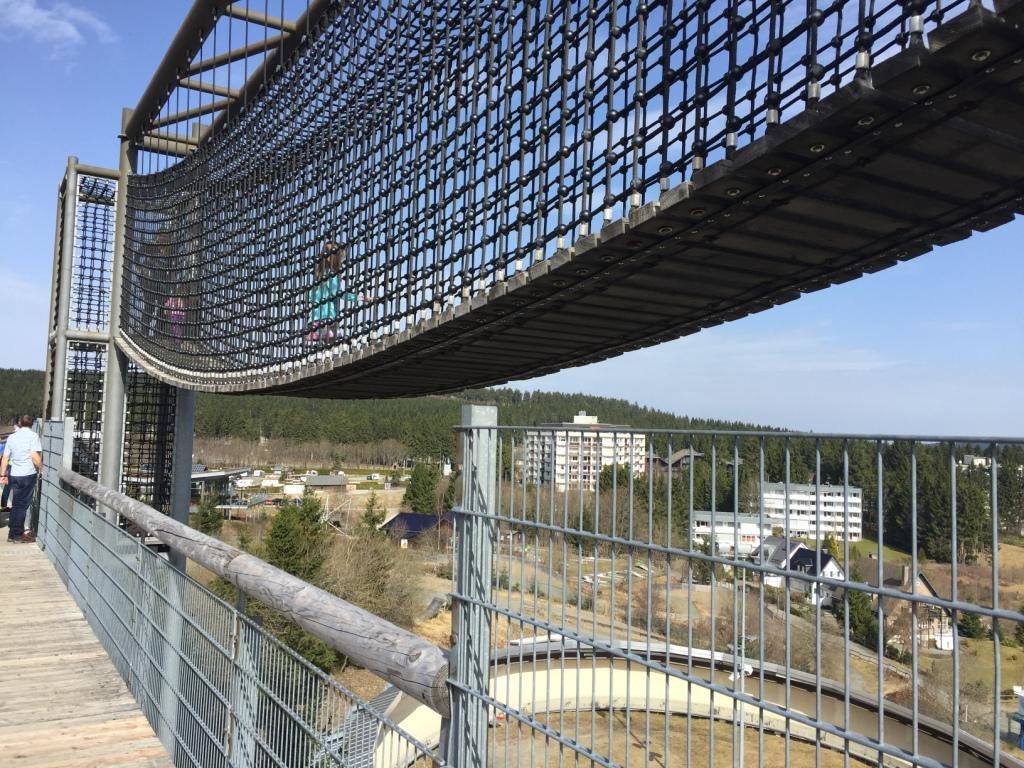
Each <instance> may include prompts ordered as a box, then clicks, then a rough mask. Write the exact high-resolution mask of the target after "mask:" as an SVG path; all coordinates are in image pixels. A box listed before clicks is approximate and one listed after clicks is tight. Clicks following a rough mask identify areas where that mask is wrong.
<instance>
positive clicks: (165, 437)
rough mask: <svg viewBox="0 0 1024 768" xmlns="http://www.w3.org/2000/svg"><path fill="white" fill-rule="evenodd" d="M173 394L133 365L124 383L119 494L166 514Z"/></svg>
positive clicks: (172, 435) (171, 458)
mask: <svg viewBox="0 0 1024 768" xmlns="http://www.w3.org/2000/svg"><path fill="white" fill-rule="evenodd" d="M175 393H176V390H175V389H174V387H171V386H169V385H167V384H164V383H163V382H160V381H157V380H156V379H154V378H152V377H151V376H149V375H148V374H146V373H145V372H144V371H142V369H140V368H139V367H138V366H137V365H136V364H135V363H129V364H128V373H127V376H126V381H125V420H124V450H123V458H122V465H121V487H122V491H123V492H124V493H125V494H127V495H128V496H131V497H132V498H133V499H138V500H139V501H141V502H143V503H145V504H148V505H149V506H151V507H153V508H155V509H158V510H160V511H161V512H165V513H166V512H170V504H171V479H172V467H173V458H174V413H175V403H176V394H175Z"/></svg>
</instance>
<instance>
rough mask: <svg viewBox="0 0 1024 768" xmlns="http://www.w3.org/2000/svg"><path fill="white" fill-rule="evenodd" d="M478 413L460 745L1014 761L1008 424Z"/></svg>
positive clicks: (1016, 535) (466, 530)
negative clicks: (783, 429)
mask: <svg viewBox="0 0 1024 768" xmlns="http://www.w3.org/2000/svg"><path fill="white" fill-rule="evenodd" d="M464 423H467V424H470V423H472V422H471V421H470V420H467V419H464ZM495 423H496V422H494V421H493V420H492V421H491V422H490V423H484V424H478V425H475V426H472V427H466V428H464V439H465V445H466V456H467V459H466V467H467V472H466V478H467V486H466V493H467V495H466V501H465V502H464V506H463V508H461V509H457V510H456V514H455V525H456V532H457V537H458V555H457V557H456V561H455V563H456V579H455V581H456V589H455V594H454V596H453V597H454V604H455V606H456V608H457V610H458V622H457V627H458V629H457V635H458V637H460V638H463V642H461V643H459V644H458V645H457V647H456V656H457V658H458V663H457V664H456V665H455V666H453V669H454V670H455V674H453V687H454V688H455V689H456V691H457V692H458V695H460V696H462V697H464V698H465V702H464V703H463V704H462V706H463V707H464V708H465V710H466V711H467V712H469V713H470V715H469V716H470V719H472V717H474V716H475V717H476V718H477V721H478V723H479V724H480V730H479V731H477V732H476V736H477V738H482V739H484V741H483V742H478V743H475V744H471V745H469V746H468V747H467V750H469V751H470V754H473V753H472V750H476V751H477V753H476V754H475V755H473V757H474V759H473V760H472V761H471V763H467V764H473V765H483V764H495V765H498V764H502V763H504V764H505V765H509V764H512V765H554V764H558V765H561V764H578V763H586V764H591V765H595V764H596V765H603V766H611V765H627V766H628V765H631V764H632V765H648V764H661V765H668V764H676V765H680V764H681V765H687V766H699V765H727V764H731V765H747V764H749V765H754V764H756V765H758V766H763V765H782V764H785V765H805V764H806V765H810V764H814V765H818V766H820V765H844V766H845V765H849V764H854V765H858V764H870V765H876V764H885V765H906V764H913V765H926V766H939V765H954V766H980V765H1020V764H1021V763H1020V762H1019V758H1021V757H1022V756H1024V751H1021V750H1020V749H1018V748H1017V747H1016V744H1017V740H1018V738H1019V737H1018V729H1019V724H1018V723H1019V721H1018V720H1017V719H1016V718H1015V714H1016V713H1017V711H1018V702H1017V700H1016V699H1017V697H1015V696H1014V697H1013V700H1011V701H1007V698H1008V694H1009V693H1010V692H1011V689H1012V687H1013V686H1014V685H1015V684H1021V683H1024V679H1022V676H1024V669H1022V668H1021V666H1020V661H1019V659H1020V655H1021V651H1020V650H1019V649H1018V648H1016V647H1015V646H1017V645H1018V643H1020V642H1022V641H1024V632H1022V631H1021V628H1022V627H1024V625H1022V623H1021V622H1024V614H1022V613H1021V612H1020V610H1019V605H1018V600H1019V598H1016V597H1015V596H1016V591H1015V589H1016V585H1017V584H1019V583H1020V578H1019V577H1020V576H1021V575H1024V572H1022V571H1021V569H1022V568H1024V547H1022V546H1021V544H1024V542H1022V541H1021V538H1020V535H1021V532H1022V531H1021V524H1022V523H1024V440H1020V439H1012V440H1004V439H995V438H967V437H964V438H962V437H945V438H935V437H911V436H905V437H894V436H875V435H872V436H853V435H811V434H788V433H765V432H757V433H751V432H717V433H715V432H686V433H683V432H674V431H667V430H646V431H644V430H634V429H630V428H628V427H613V426H605V425H587V424H580V425H551V426H544V427H522V428H513V427H497V426H495ZM488 467H499V468H500V476H499V477H497V478H493V477H491V478H487V477H486V473H487V472H488V469H487V468H488ZM488 489H490V490H488ZM488 669H490V670H491V675H490V679H489V683H488V682H486V681H487V678H486V677H481V675H482V673H483V672H485V671H486V670H488ZM474 713H475V715H474ZM487 724H489V726H490V727H487ZM1011 730H1012V731H1013V733H1012V739H1011V734H1010V733H1009V732H1010V731H1011ZM469 732H470V733H473V731H469ZM455 754H458V753H453V756H454V755H455Z"/></svg>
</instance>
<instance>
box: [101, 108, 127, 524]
mask: <svg viewBox="0 0 1024 768" xmlns="http://www.w3.org/2000/svg"><path fill="white" fill-rule="evenodd" d="M131 116H132V110H130V109H124V110H122V112H121V126H122V129H123V128H124V127H125V126H127V125H128V121H129V120H130V119H131ZM134 166H135V150H134V149H133V147H132V145H131V142H130V140H129V139H128V137H127V136H124V135H122V136H121V157H120V161H119V163H118V173H119V178H118V182H117V205H116V206H115V208H114V253H113V256H112V259H111V264H110V324H109V326H110V342H109V343H108V344H107V375H106V376H105V377H104V380H103V434H102V437H101V443H100V467H99V475H100V483H101V484H102V485H105V486H106V487H107V488H110V489H112V490H115V491H117V490H120V489H121V450H122V446H123V443H124V406H125V402H124V390H125V375H126V374H127V371H128V361H127V359H126V358H125V356H124V353H123V352H121V350H119V349H118V348H117V337H118V335H119V333H120V329H121V270H122V267H123V265H124V229H125V219H126V218H127V216H126V212H127V201H126V198H127V196H128V176H129V175H130V174H131V173H132V170H133V168H134ZM106 516H107V519H108V520H116V519H117V514H116V513H115V512H114V511H113V510H110V509H107V511H106Z"/></svg>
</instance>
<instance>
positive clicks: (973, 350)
mask: <svg viewBox="0 0 1024 768" xmlns="http://www.w3.org/2000/svg"><path fill="white" fill-rule="evenodd" d="M190 5H191V2H190V1H188V0H143V1H142V2H133V3H126V2H123V0H91V1H85V0H81V1H79V2H74V1H72V2H60V3H54V2H51V1H50V0H0V64H2V66H3V71H4V72H6V73H7V74H6V75H5V77H4V78H3V79H2V81H0V96H2V102H3V103H4V104H5V105H6V106H7V109H5V119H4V120H3V121H2V122H0V139H2V142H0V147H2V149H0V242H2V243H3V247H2V249H0V268H2V270H3V280H2V286H3V287H2V291H3V294H2V295H3V297H4V301H3V304H2V311H3V315H4V317H5V319H6V321H7V322H6V326H7V333H6V336H5V338H4V340H3V342H2V344H0V350H2V354H0V367H18V368H41V367H42V365H43V356H44V349H45V329H46V311H47V304H48V302H49V284H50V270H51V259H52V247H53V222H54V213H55V205H56V189H57V185H58V184H59V182H60V179H61V176H62V174H63V170H64V167H65V164H66V162H67V156H68V155H71V154H74V155H77V156H78V158H79V159H80V160H81V161H82V162H84V163H89V164H93V165H106V166H113V165H114V164H115V163H116V159H117V138H116V137H117V133H118V129H119V127H120V111H121V108H122V107H124V106H134V104H135V103H136V101H137V100H138V97H139V96H140V94H141V93H142V90H143V89H144V88H145V86H146V84H147V83H148V82H149V79H150V76H151V74H152V72H153V70H154V69H155V67H156V65H157V64H158V63H159V61H160V59H161V57H162V56H163V53H164V51H165V50H166V48H167V45H168V43H169V42H170V40H171V38H172V37H173V35H174V33H175V31H176V30H177V28H178V25H179V24H180V22H181V20H182V18H184V15H185V13H186V12H187V10H188V8H189V7H190ZM15 72H17V73H19V74H17V75H15V74H14V73H15ZM1022 237H1024V223H1022V222H1020V221H1018V222H1016V223H1014V224H1010V225H1008V226H1005V227H1003V228H1001V229H998V230H995V231H993V232H989V233H986V234H982V235H976V236H975V237H973V238H971V239H969V240H967V241H965V242H963V243H958V244H956V245H953V246H950V247H947V248H944V249H940V250H937V251H935V252H933V253H931V254H928V255H925V256H922V257H920V258H918V259H916V260H914V261H911V262H908V263H906V264H901V265H899V266H897V267H895V268H893V269H889V270H886V271H884V272H881V273H879V274H876V275H870V276H867V277H865V278H862V279H861V280H858V281H856V282H854V283H848V284H846V285H843V286H838V287H836V288H832V289H829V290H826V291H821V292H818V293H815V294H812V295H810V296H807V297H805V298H802V299H800V300H798V301H796V302H792V303H790V304H787V305H784V306H782V307H779V308H776V309H774V310H771V311H769V312H766V313H762V314H760V315H757V316H754V317H752V318H747V319H745V320H741V321H738V322H736V323H732V324H730V325H727V326H723V327H718V328H715V329H712V330H710V331H705V332H702V333H700V334H698V335H696V336H692V337H689V338H686V339H681V340H678V341H675V342H670V343H667V344H663V345H660V346H658V347H655V348H651V349H647V350H642V351H640V352H634V353H631V354H629V355H626V356H623V357H620V358H616V359H614V360H610V361H606V362H604V363H600V364H597V365H592V366H587V367H584V368H577V369H571V370H568V371H564V372H562V373H559V374H555V375H552V376H547V377H544V378H541V379H535V380H533V381H530V382H519V383H517V386H520V387H522V388H530V389H546V390H562V391H577V392H587V393H592V394H600V395H607V396H613V397H624V398H626V399H629V400H632V401H635V402H639V403H641V404H645V405H651V406H655V407H658V408H663V409H666V410H670V411H674V412H676V413H681V414H690V415H695V416H708V417H716V418H723V419H735V420H743V421H750V422H756V423H761V424H770V425H777V426H788V427H792V428H798V429H813V430H817V431H833V430H836V431H839V430H841V431H852V432H886V433H911V432H913V433H928V434H940V433H941V434H954V433H955V434H973V435H1024V407H1022V401H1024V354H1022V353H1024V341H1022V331H1024V298H1022V288H1024V261H1022V259H1021V256H1020V250H1021V248H1020V245H1019V243H1020V241H1021V238H1022ZM568 415H569V414H567V416H568ZM598 415H600V414H598Z"/></svg>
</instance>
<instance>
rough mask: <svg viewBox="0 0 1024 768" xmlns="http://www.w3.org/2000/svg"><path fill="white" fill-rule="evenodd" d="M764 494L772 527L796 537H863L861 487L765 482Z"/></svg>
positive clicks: (766, 512)
mask: <svg viewBox="0 0 1024 768" xmlns="http://www.w3.org/2000/svg"><path fill="white" fill-rule="evenodd" d="M761 497H762V499H763V502H764V516H765V519H766V520H769V521H771V524H772V527H773V528H782V529H783V530H784V532H785V533H786V534H788V535H789V536H791V537H793V538H800V539H813V538H815V537H819V536H820V537H821V538H824V537H825V536H828V535H830V534H831V535H832V536H835V537H836V538H837V539H843V538H845V539H847V540H848V541H860V538H861V531H862V500H863V494H862V492H861V489H860V488H857V487H854V486H842V485H828V484H821V485H814V484H811V485H803V484H798V483H790V484H789V486H788V488H787V486H786V484H785V483H764V484H763V485H762V487H761ZM787 511H788V514H787ZM787 526H788V530H787Z"/></svg>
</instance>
